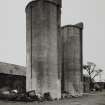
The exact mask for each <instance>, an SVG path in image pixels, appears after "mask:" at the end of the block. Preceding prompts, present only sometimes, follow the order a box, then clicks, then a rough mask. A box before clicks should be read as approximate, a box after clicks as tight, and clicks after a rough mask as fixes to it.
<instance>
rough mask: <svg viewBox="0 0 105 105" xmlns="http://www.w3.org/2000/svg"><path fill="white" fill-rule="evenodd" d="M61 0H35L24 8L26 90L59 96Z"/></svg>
mask: <svg viewBox="0 0 105 105" xmlns="http://www.w3.org/2000/svg"><path fill="white" fill-rule="evenodd" d="M60 8H61V0H35V1H32V2H30V3H29V4H28V5H27V7H26V46H27V47H26V48H27V73H26V85H27V86H26V88H27V91H29V90H35V91H36V93H41V94H44V93H46V92H50V94H51V96H52V98H60V97H61V86H60V84H61V83H60V74H59V73H60V72H58V71H59V69H60V64H59V56H58V53H59V51H58V47H59V41H58V38H59V35H60V34H59V30H60Z"/></svg>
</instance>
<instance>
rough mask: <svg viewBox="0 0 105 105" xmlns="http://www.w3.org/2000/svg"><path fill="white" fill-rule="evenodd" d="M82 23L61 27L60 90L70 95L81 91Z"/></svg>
mask: <svg viewBox="0 0 105 105" xmlns="http://www.w3.org/2000/svg"><path fill="white" fill-rule="evenodd" d="M82 30H83V23H79V24H76V25H67V26H64V27H62V29H61V31H62V32H61V33H62V35H61V36H62V51H63V52H62V91H66V92H67V93H69V94H71V95H78V94H80V93H82V92H83V85H82Z"/></svg>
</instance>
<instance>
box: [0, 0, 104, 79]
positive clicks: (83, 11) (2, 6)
mask: <svg viewBox="0 0 105 105" xmlns="http://www.w3.org/2000/svg"><path fill="white" fill-rule="evenodd" d="M28 2H29V0H1V1H0V61H1V62H8V63H13V64H18V65H25V64H26V44H25V43H26V38H25V36H26V33H25V27H26V26H25V6H26V4H27V3H28ZM62 4H63V6H62V25H67V24H76V23H78V22H83V23H84V30H83V55H84V63H86V62H87V61H91V62H94V63H96V64H97V67H99V68H102V69H105V46H104V45H105V0H63V3H62ZM103 74H105V73H103ZM102 78H104V79H105V75H103V76H102Z"/></svg>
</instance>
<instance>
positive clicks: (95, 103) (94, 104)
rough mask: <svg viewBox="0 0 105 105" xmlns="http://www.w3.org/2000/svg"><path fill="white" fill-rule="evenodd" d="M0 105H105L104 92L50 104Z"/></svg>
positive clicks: (3, 104)
mask: <svg viewBox="0 0 105 105" xmlns="http://www.w3.org/2000/svg"><path fill="white" fill-rule="evenodd" d="M0 105H105V91H102V92H95V93H91V94H87V95H84V96H81V97H78V98H70V99H63V100H59V101H50V102H47V101H46V102H39V103H38V102H11V101H0Z"/></svg>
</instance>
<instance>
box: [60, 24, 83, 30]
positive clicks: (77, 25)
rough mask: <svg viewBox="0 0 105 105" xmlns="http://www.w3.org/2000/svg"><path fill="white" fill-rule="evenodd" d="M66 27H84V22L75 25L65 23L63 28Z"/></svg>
mask: <svg viewBox="0 0 105 105" xmlns="http://www.w3.org/2000/svg"><path fill="white" fill-rule="evenodd" d="M66 27H75V28H79V29H83V27H84V25H83V22H80V23H77V24H75V25H65V26H63V27H62V28H66Z"/></svg>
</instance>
